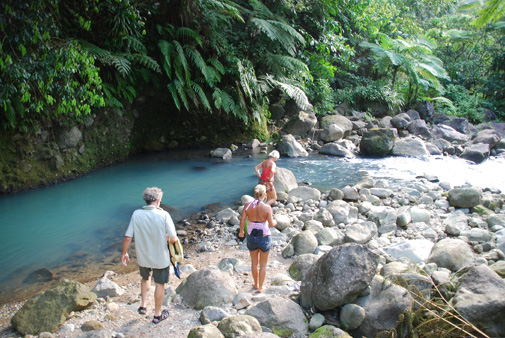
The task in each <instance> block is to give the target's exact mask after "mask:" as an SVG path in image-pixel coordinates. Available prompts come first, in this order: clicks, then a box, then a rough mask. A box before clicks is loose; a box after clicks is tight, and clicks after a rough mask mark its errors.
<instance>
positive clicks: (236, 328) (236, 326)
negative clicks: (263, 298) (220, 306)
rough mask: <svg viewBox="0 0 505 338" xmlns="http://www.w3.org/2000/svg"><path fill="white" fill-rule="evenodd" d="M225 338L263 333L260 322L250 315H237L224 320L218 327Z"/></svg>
mask: <svg viewBox="0 0 505 338" xmlns="http://www.w3.org/2000/svg"><path fill="white" fill-rule="evenodd" d="M217 328H218V329H219V331H221V333H222V334H223V335H224V336H225V338H234V337H237V336H240V335H243V334H251V333H256V332H258V333H261V332H262V329H261V325H260V323H259V322H258V320H257V319H256V318H254V317H252V316H249V315H236V316H230V317H226V318H225V319H223V320H222V321H221V322H220V323H219V325H218V326H217Z"/></svg>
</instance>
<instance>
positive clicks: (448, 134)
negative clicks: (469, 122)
mask: <svg viewBox="0 0 505 338" xmlns="http://www.w3.org/2000/svg"><path fill="white" fill-rule="evenodd" d="M431 135H432V136H433V138H434V139H437V138H442V139H444V140H447V141H449V142H456V143H460V144H462V143H465V142H466V141H468V136H467V135H465V134H462V133H460V132H457V131H456V130H454V128H452V127H449V126H447V125H445V124H439V125H438V126H435V127H433V129H432V131H431Z"/></svg>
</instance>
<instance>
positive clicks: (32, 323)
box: [11, 280, 96, 335]
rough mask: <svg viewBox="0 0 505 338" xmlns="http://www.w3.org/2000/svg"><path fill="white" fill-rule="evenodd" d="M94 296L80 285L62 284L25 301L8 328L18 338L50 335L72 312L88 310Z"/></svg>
mask: <svg viewBox="0 0 505 338" xmlns="http://www.w3.org/2000/svg"><path fill="white" fill-rule="evenodd" d="M95 300H96V295H95V294H94V293H93V292H91V291H90V289H89V288H88V287H87V286H85V285H84V284H81V283H78V282H74V281H70V280H65V281H63V282H61V283H59V284H58V285H56V286H55V287H54V288H52V289H50V290H48V291H46V292H44V293H41V294H38V295H36V296H34V297H33V298H31V299H29V300H28V301H27V302H26V303H25V304H24V305H23V307H22V308H21V309H20V310H19V311H18V312H16V314H15V315H14V317H12V320H11V323H12V326H13V327H14V328H15V329H16V330H17V331H18V332H19V333H21V334H22V335H36V334H38V333H40V332H54V331H55V330H57V329H58V328H59V327H60V326H61V325H62V324H63V323H64V322H65V320H66V319H67V317H68V315H69V314H70V312H72V311H80V310H83V309H85V308H87V307H89V306H91V305H92V304H93V303H94V302H95Z"/></svg>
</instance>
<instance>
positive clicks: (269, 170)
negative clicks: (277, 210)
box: [254, 150, 281, 205]
mask: <svg viewBox="0 0 505 338" xmlns="http://www.w3.org/2000/svg"><path fill="white" fill-rule="evenodd" d="M280 156H281V155H280V154H279V152H278V151H277V150H274V151H272V152H270V154H268V159H267V160H264V161H263V162H261V163H260V164H258V165H257V166H255V167H254V171H255V172H256V175H257V176H258V177H259V179H260V180H259V184H263V185H264V186H265V187H266V191H267V195H266V196H267V202H266V203H267V204H268V205H272V204H274V203H275V201H276V200H277V192H276V191H275V187H274V175H275V169H276V168H277V165H276V164H275V162H276V161H277V160H278V159H279V157H280ZM260 170H261V173H260Z"/></svg>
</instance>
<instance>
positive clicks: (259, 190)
mask: <svg viewBox="0 0 505 338" xmlns="http://www.w3.org/2000/svg"><path fill="white" fill-rule="evenodd" d="M266 193H267V188H266V187H265V186H264V185H263V184H258V185H257V186H255V187H254V198H256V199H258V198H260V197H261V196H265V195H266Z"/></svg>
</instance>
